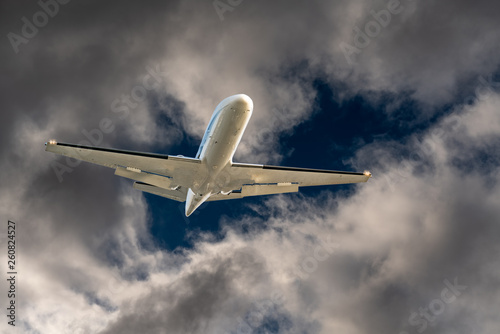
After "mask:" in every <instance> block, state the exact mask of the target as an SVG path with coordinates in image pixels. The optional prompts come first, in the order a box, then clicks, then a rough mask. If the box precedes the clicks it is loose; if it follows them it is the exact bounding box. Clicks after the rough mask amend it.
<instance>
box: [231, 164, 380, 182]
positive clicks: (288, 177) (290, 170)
mask: <svg viewBox="0 0 500 334" xmlns="http://www.w3.org/2000/svg"><path fill="white" fill-rule="evenodd" d="M231 176H234V177H235V178H239V179H242V180H246V182H247V183H257V184H263V183H290V182H291V183H297V184H298V186H299V187H306V186H321V185H331V184H345V183H359V182H366V181H368V179H369V178H370V177H371V173H370V172H363V173H357V172H342V171H335V170H324V169H310V168H296V167H281V166H269V165H255V164H242V163H234V164H233V165H232V166H231Z"/></svg>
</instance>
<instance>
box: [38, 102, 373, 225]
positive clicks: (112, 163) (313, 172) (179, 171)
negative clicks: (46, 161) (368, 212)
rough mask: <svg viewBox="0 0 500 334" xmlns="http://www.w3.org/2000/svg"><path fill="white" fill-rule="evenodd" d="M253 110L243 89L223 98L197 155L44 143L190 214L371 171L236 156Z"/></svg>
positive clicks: (364, 176)
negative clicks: (181, 205)
mask: <svg viewBox="0 0 500 334" xmlns="http://www.w3.org/2000/svg"><path fill="white" fill-rule="evenodd" d="M252 112H253V101H252V99H251V98H250V97H248V96H247V95H245V94H237V95H233V96H230V97H228V98H226V99H224V100H223V101H222V102H220V103H219V104H218V105H217V107H216V108H215V111H214V113H213V115H212V118H211V119H210V122H209V123H208V127H207V130H206V131H205V134H204V136H203V139H202V141H201V144H200V147H199V149H198V153H196V156H195V157H194V158H189V157H184V156H182V155H178V156H172V155H165V154H156V153H146V152H137V151H127V150H118V149H112V148H103V147H93V146H84V145H77V144H68V143H59V142H57V141H56V140H49V141H48V142H47V143H45V150H46V151H48V152H52V153H56V154H60V155H64V156H67V157H70V158H74V159H79V160H83V161H87V162H91V163H94V164H98V165H102V166H105V167H110V168H113V169H115V175H118V176H121V177H125V178H129V179H132V180H134V181H135V182H134V184H133V187H134V188H135V189H138V190H141V191H144V192H148V193H151V194H155V195H159V196H163V197H166V198H168V199H172V200H175V201H179V202H185V215H186V217H189V216H190V215H191V214H192V213H193V212H194V211H195V210H196V209H197V208H198V207H199V206H200V205H201V204H203V203H204V202H205V201H219V200H229V199H237V198H243V197H247V196H259V195H271V194H281V193H293V192H298V190H299V187H305V186H319V185H333V184H346V183H358V182H366V181H368V179H369V178H370V177H371V173H370V172H368V171H365V172H363V173H357V172H342V171H333V170H321V169H309V168H295V167H280V166H269V165H258V164H248V163H236V162H233V156H234V153H235V151H236V148H237V147H238V144H239V143H240V140H241V137H242V136H243V133H244V132H245V129H246V127H247V125H248V122H249V120H250V117H251V116H252Z"/></svg>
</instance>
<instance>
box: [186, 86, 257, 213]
mask: <svg viewBox="0 0 500 334" xmlns="http://www.w3.org/2000/svg"><path fill="white" fill-rule="evenodd" d="M252 111H253V102H252V99H250V97H248V96H247V95H245V94H238V95H233V96H230V97H228V98H226V99H224V100H223V101H222V102H221V103H219V105H218V106H217V107H216V108H215V111H214V113H213V115H212V118H211V119H210V122H209V124H208V127H207V130H206V131H205V135H204V136H203V139H202V141H201V144H200V147H199V149H198V153H197V154H196V158H197V159H200V160H201V164H202V165H203V166H204V167H205V168H202V169H201V172H200V173H199V174H198V175H196V176H195V177H194V179H193V183H192V187H190V189H189V190H188V194H187V198H186V215H187V216H189V215H190V214H191V213H192V212H193V211H194V210H196V208H198V207H199V206H200V205H201V204H203V202H204V201H205V200H207V199H208V198H209V197H210V195H212V194H215V193H219V192H221V191H223V189H222V188H221V184H223V182H222V181H221V180H218V177H219V176H221V172H222V171H223V170H224V169H225V168H230V167H231V164H232V159H233V156H234V153H235V151H236V148H237V147H238V144H239V143H240V140H241V137H242V136H243V133H244V132H245V129H246V127H247V124H248V121H249V120H250V117H251V116H252Z"/></svg>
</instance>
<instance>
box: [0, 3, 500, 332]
mask: <svg viewBox="0 0 500 334" xmlns="http://www.w3.org/2000/svg"><path fill="white" fill-rule="evenodd" d="M52 3H54V2H52ZM389 3H391V1H338V2H324V1H310V2H307V3H306V2H298V1H274V2H268V1H241V2H238V1H234V2H232V5H229V6H230V8H231V10H228V11H225V12H224V13H222V17H223V20H221V13H220V12H219V13H217V11H216V9H215V8H214V2H212V1H199V2H190V1H177V2H176V1H148V2H141V3H139V2H123V1H107V2H99V1H86V2H81V1H80V2H78V1H70V2H69V3H67V4H64V5H63V4H61V5H60V6H59V12H58V13H57V14H56V15H54V17H51V18H50V19H49V20H48V22H47V24H46V25H44V26H43V27H40V28H39V29H38V32H37V33H36V35H35V36H34V37H32V38H31V37H30V38H28V39H29V41H28V43H25V44H20V45H19V46H18V52H17V53H16V50H15V48H14V47H13V46H12V44H11V42H10V41H9V39H8V34H9V33H10V32H13V33H16V34H22V31H21V29H22V27H23V24H24V21H22V18H23V17H26V18H27V20H29V21H32V20H33V14H35V13H37V12H39V11H40V10H41V7H40V5H39V4H37V3H36V2H32V3H30V4H23V3H20V2H17V1H5V2H3V3H2V11H1V14H0V15H1V19H0V22H1V23H0V32H1V33H2V34H3V36H4V37H3V39H2V42H1V44H0V54H1V59H2V63H1V65H0V71H1V75H2V76H1V80H0V94H1V95H2V98H1V102H0V107H1V115H2V122H0V149H1V152H2V154H1V157H2V158H1V161H0V164H1V167H2V177H1V178H2V191H1V193H0V199H1V200H2V209H1V210H2V216H4V217H15V219H17V220H18V221H20V222H22V224H21V225H20V230H19V231H20V235H22V237H23V239H22V240H21V245H22V248H21V249H22V253H21V255H24V259H25V260H24V261H25V262H24V267H23V270H24V272H25V273H26V274H25V276H23V277H24V282H25V283H24V288H23V289H24V295H23V297H22V299H20V307H22V309H23V310H24V315H23V317H24V318H23V319H24V320H23V321H25V324H24V325H23V326H24V329H26V331H28V330H27V328H33V331H34V330H38V331H39V332H53V333H57V332H64V329H66V328H67V329H69V330H70V331H72V332H78V330H83V331H88V332H99V331H104V332H108V333H113V332H127V331H129V332H138V331H142V332H145V333H148V332H161V331H162V330H163V331H166V332H168V333H171V332H194V333H221V332H224V331H228V332H230V331H232V332H237V331H238V328H240V330H243V328H245V325H247V326H250V327H251V330H254V331H258V330H259V329H262V330H264V328H265V329H268V330H269V331H274V332H282V333H294V332H300V331H302V332H323V333H331V332H334V331H339V332H344V333H365V332H370V331H377V332H382V331H385V332H390V331H394V332H398V331H408V332H410V333H412V332H415V331H416V329H417V328H419V327H418V326H415V325H412V324H410V323H409V320H408V318H409V317H410V316H411V315H412V314H413V312H419V311H418V310H419V307H423V308H425V307H429V305H430V303H431V302H432V301H434V300H436V299H439V298H441V295H440V293H441V291H442V289H444V288H445V287H446V285H445V283H444V280H448V281H449V282H453V281H454V279H455V277H457V278H458V282H460V284H463V285H467V290H465V291H463V294H462V295H461V296H459V297H457V301H456V302H453V303H450V304H446V308H445V309H444V311H443V313H442V314H439V316H437V317H436V321H435V322H434V323H433V324H434V326H430V322H429V321H428V320H427V319H426V321H427V324H428V325H429V327H427V328H426V329H425V331H426V332H429V333H430V332H431V331H439V332H443V331H445V330H449V329H450V328H454V329H456V331H457V332H460V331H463V332H466V331H469V332H470V331H475V332H482V333H497V332H498V323H497V322H496V321H495V317H496V314H495V313H494V310H495V309H496V308H495V305H497V304H498V300H497V296H496V295H494V294H492V293H491V291H496V290H497V289H498V283H499V282H498V279H497V277H498V276H499V275H498V273H499V267H500V266H499V264H498V261H497V260H496V259H495V257H494V254H496V253H497V252H498V246H497V244H498V242H497V240H496V237H495V236H497V235H498V232H499V231H498V224H497V223H496V221H497V218H496V217H498V216H499V213H498V210H497V208H496V207H497V205H496V204H497V203H498V196H499V193H498V189H497V184H498V182H497V178H498V177H497V175H498V173H497V169H498V168H497V166H496V165H497V163H496V162H497V161H498V160H496V159H494V158H493V157H492V156H495V155H498V154H497V153H496V152H498V150H497V143H498V140H497V136H498V132H499V131H500V130H499V129H500V128H499V127H498V125H499V124H500V123H499V121H498V116H497V115H498V112H497V107H496V106H497V105H498V98H496V97H495V96H494V94H493V95H492V96H490V99H483V100H481V99H476V100H473V103H471V106H470V108H469V107H465V108H464V110H465V111H464V115H465V116H463V118H462V122H461V123H460V126H461V128H455V127H452V128H453V132H451V133H450V132H447V133H448V134H447V136H437V138H438V139H439V140H438V141H434V140H433V139H432V138H436V136H435V135H433V134H432V133H430V134H429V133H424V134H421V136H420V137H418V136H417V137H415V138H414V137H412V139H411V140H408V142H404V143H394V142H391V141H390V140H386V139H384V138H382V139H380V140H379V141H377V142H375V143H373V144H371V145H368V146H367V147H365V148H364V149H362V150H360V151H359V152H357V155H356V159H355V161H353V164H354V165H359V166H362V168H365V166H372V167H374V170H372V172H373V173H374V175H375V177H374V178H373V179H372V180H370V182H369V183H368V184H366V185H363V186H365V187H359V188H358V189H359V190H358V191H357V192H356V193H355V194H354V195H353V196H352V197H351V198H349V199H347V200H346V199H344V198H337V199H335V200H324V201H323V202H321V201H320V202H318V204H316V205H313V204H312V203H310V200H309V199H308V198H306V197H293V196H292V197H285V198H281V197H278V198H274V199H272V200H271V201H270V202H269V203H270V204H269V205H270V206H271V207H270V208H267V210H271V209H272V208H273V209H274V211H272V212H273V214H272V215H271V216H270V217H271V218H270V221H269V222H266V224H267V225H266V226H273V227H274V226H276V229H270V230H269V231H267V230H265V231H261V230H258V231H256V232H255V233H252V234H251V235H250V236H244V235H238V234H237V233H236V234H235V233H234V232H231V231H232V229H231V227H230V226H231V223H232V224H242V223H248V224H251V223H252V222H254V220H255V219H257V218H255V217H246V218H244V221H243V222H229V223H228V226H229V227H228V230H229V231H230V232H228V235H227V236H226V238H225V239H223V240H222V241H219V242H214V243H212V244H209V243H206V242H203V241H199V242H198V243H196V245H195V250H193V251H190V252H185V253H180V254H178V253H176V254H173V253H168V252H165V251H162V250H158V249H156V247H155V245H154V242H153V240H152V237H151V236H150V235H149V233H148V232H147V231H148V227H147V226H148V225H147V224H148V208H147V206H146V203H145V201H144V199H143V198H142V197H141V196H140V194H139V193H138V192H134V190H130V189H129V188H130V183H129V182H127V181H121V180H118V179H117V178H115V177H114V176H113V173H112V171H111V170H106V169H105V168H101V167H95V166H90V165H88V164H84V163H82V164H81V165H79V166H74V167H71V166H70V165H69V163H68V161H66V159H65V158H62V157H59V158H57V157H55V156H53V155H51V154H48V153H46V152H44V151H43V149H44V147H43V143H44V142H45V141H46V140H48V139H50V138H57V139H59V140H64V141H69V142H79V141H81V140H92V139H94V140H96V141H98V142H99V144H100V145H106V146H119V147H122V148H131V149H144V150H147V149H148V148H149V147H150V146H153V145H156V146H158V147H161V148H162V149H165V150H166V151H168V148H169V147H170V146H171V145H172V144H173V143H175V142H176V141H178V140H180V138H182V137H183V136H193V137H199V136H201V133H202V131H203V129H204V127H205V125H206V121H207V120H208V118H209V117H210V113H211V112H212V109H213V107H215V105H216V104H217V103H218V101H220V100H221V99H222V98H224V97H226V96H228V95H231V94H234V93H242V92H245V93H247V94H249V95H250V96H251V97H252V98H253V99H254V102H255V113H254V116H253V120H252V124H250V126H249V129H248V133H247V134H246V135H245V138H244V140H243V142H242V146H241V147H240V151H239V157H241V158H245V160H248V161H254V162H266V160H267V161H274V162H279V160H280V158H281V156H280V154H283V153H281V152H277V145H279V144H278V143H277V138H279V134H280V133H283V132H285V131H291V130H292V129H293V127H294V126H296V125H297V124H299V123H300V122H302V121H304V120H306V119H307V118H308V117H309V115H310V113H311V112H312V110H313V109H314V101H315V96H316V92H315V90H314V89H313V80H314V79H317V78H321V79H322V80H324V81H326V82H329V83H330V84H331V85H332V87H334V88H335V89H336V90H337V91H336V94H337V95H338V96H339V100H342V99H344V100H345V99H349V98H350V97H351V96H353V95H355V94H361V95H362V96H364V97H366V98H367V99H368V100H372V101H374V105H377V106H380V105H379V104H378V103H380V99H379V96H381V95H383V94H387V93H389V94H392V95H393V96H394V100H395V102H394V103H393V106H391V107H387V108H386V109H387V110H381V112H384V111H389V112H390V111H391V110H393V109H397V105H398V103H397V102H398V100H399V99H401V100H403V99H408V97H411V98H413V99H415V101H416V103H417V104H423V105H426V106H427V108H426V109H425V110H426V114H425V117H429V118H430V117H432V116H433V114H434V113H438V114H439V113H441V110H439V108H440V107H442V106H443V104H445V103H449V104H453V103H460V102H463V101H464V100H466V98H464V96H467V94H469V95H473V96H475V94H476V92H475V90H476V88H477V85H478V84H477V82H478V80H479V79H478V78H481V76H483V78H488V74H490V73H492V72H494V71H495V70H497V69H498V59H497V58H498V57H497V56H496V55H497V54H498V51H499V45H500V43H499V42H500V36H499V34H500V29H499V28H500V27H499V25H500V21H499V20H497V17H496V13H497V12H498V9H499V8H498V7H499V6H500V5H499V4H498V3H492V2H487V1H485V0H484V1H483V0H479V1H475V2H470V1H451V0H447V1H437V0H436V1H416V0H414V1H411V0H401V1H400V3H399V7H398V8H399V9H398V12H397V13H396V14H394V13H393V14H392V15H391V21H390V23H388V24H387V26H386V27H383V29H380V33H378V34H376V36H374V37H371V38H370V43H369V45H367V46H366V47H363V48H360V52H359V54H356V55H354V56H353V57H354V63H352V64H351V63H350V62H349V61H348V59H347V58H346V55H345V53H344V52H343V51H342V49H341V47H340V45H341V43H342V42H344V43H349V44H351V45H353V46H356V44H355V41H354V40H353V38H355V37H356V29H357V28H359V29H362V30H364V29H365V25H366V24H367V23H368V22H370V21H374V20H376V19H375V18H374V17H373V14H372V13H371V12H370V11H372V10H373V11H375V12H376V13H380V11H382V10H387V9H388V8H389V7H388V6H389ZM392 3H393V4H394V1H392ZM372 25H373V24H372ZM151 68H153V69H154V70H155V71H156V72H155V73H156V75H158V80H157V83H158V86H156V87H155V88H154V89H147V90H146V91H147V97H146V98H144V99H143V100H142V99H141V101H138V100H132V101H131V102H130V100H129V102H130V103H132V104H133V105H134V106H133V107H132V106H130V105H128V110H129V113H128V114H127V115H126V117H122V118H121V117H120V116H123V114H122V113H120V112H114V111H116V110H113V107H112V106H113V102H114V101H116V100H119V101H121V102H120V103H121V104H120V106H121V107H124V106H125V105H126V102H124V101H125V100H123V96H124V95H125V96H127V95H128V96H131V95H132V94H133V92H134V89H135V92H136V93H137V92H140V91H141V89H145V88H144V87H145V84H144V80H145V77H146V76H147V75H150V76H151V75H152V74H151ZM136 87H139V88H136ZM459 93H460V94H463V93H465V95H464V96H461V95H458V94H459ZM475 97H476V98H477V96H475ZM394 106H396V107H394ZM468 108H469V109H470V110H469V109H468ZM382 109H383V108H382ZM457 110H458V111H459V112H460V111H462V109H461V107H457ZM413 112H414V111H413ZM467 115H469V116H467ZM161 117H164V118H166V119H169V120H170V121H165V122H158V119H159V118H161ZM105 118H106V119H109V120H111V122H112V125H113V127H114V129H113V130H112V131H110V132H109V133H105V132H103V131H102V129H101V128H100V124H101V122H102V120H103V119H105ZM446 119H450V118H446V116H445V117H444V120H446ZM165 124H168V126H166V125H165ZM443 128H444V127H442V128H440V129H441V130H442V129H443ZM99 131H100V132H99ZM84 132H85V133H88V134H89V133H90V134H91V135H92V137H91V138H90V139H89V138H88V136H86V135H85V134H84ZM445 132H446V131H445ZM99 133H100V134H99ZM262 134H264V135H262ZM266 136H267V137H266ZM265 138H270V140H268V139H265ZM422 138H423V139H422ZM97 139H99V140H97ZM422 140H424V141H425V140H428V141H430V144H431V145H430V147H431V149H429V148H423V147H422V146H421V144H419V143H420V142H421V141H422ZM440 140H441V141H440ZM442 141H444V143H443V142H442ZM415 150H416V151H417V153H419V152H423V153H422V154H420V155H419V156H418V157H417V156H415V155H413V156H412V155H408V156H407V155H406V154H407V153H408V151H410V152H414V151H415ZM476 160H477V161H476ZM54 161H58V162H60V163H61V164H64V165H65V166H69V167H70V168H71V172H67V173H65V174H63V175H62V176H63V182H62V183H60V182H59V179H58V177H57V175H56V173H55V172H54V169H53V162H54ZM51 163H52V165H51ZM483 167H487V168H483ZM259 209H260V210H262V209H261V208H257V210H259ZM290 212H292V213H293V214H290ZM273 224H274V225H273ZM235 229H237V228H235ZM277 231H278V232H277ZM279 231H281V232H279ZM332 235H334V236H336V237H337V238H338V239H339V240H341V245H342V246H341V249H340V250H338V251H337V252H334V253H332V254H330V253H329V256H328V257H327V258H326V259H324V258H318V257H317V256H316V255H318V254H321V253H318V252H317V250H318V248H317V247H320V246H318V245H321V244H318V243H317V240H322V238H324V237H325V236H332ZM242 247H248V248H243V249H245V250H244V251H241V249H242ZM218 252H220V253H221V254H219V253H218ZM242 254H247V255H248V254H250V255H251V257H252V258H253V259H254V261H251V264H252V265H247V266H245V265H243V264H244V263H246V262H245V261H246V260H244V259H242V258H241V257H242V256H243V255H242ZM311 261H312V262H311ZM314 261H316V263H317V265H318V266H317V270H315V271H313V272H310V273H307V274H308V275H305V274H304V273H305V271H304V268H303V265H304V263H306V264H311V263H315V262H314ZM296 272H298V274H297V273H296ZM294 273H295V274H294ZM304 277H307V278H304ZM75 286H77V287H78V288H75ZM2 289H3V287H2ZM276 291H278V292H279V293H280V295H281V296H282V297H283V298H278V299H276V298H273V293H274V292H276ZM274 296H275V295H274ZM256 301H271V304H272V305H274V306H272V307H269V308H261V307H258V306H255V305H256V304H255V303H256ZM278 301H281V302H278ZM436 303H437V302H436ZM92 304H93V305H94V306H96V305H101V306H102V307H101V306H97V307H95V308H93V307H92ZM252 305H253V306H252ZM263 305H267V304H265V303H264V304H263ZM433 305H434V304H433ZM436 305H438V304H436ZM270 309H273V310H276V312H274V313H272V312H270V311H269V310H270ZM109 311H111V312H109ZM252 311H254V313H255V314H257V318H255V319H257V320H255V319H254V322H252V321H251V318H250V316H249V315H250V314H251V313H252ZM47 319H49V320H47ZM265 319H267V320H265ZM270 319H274V320H273V321H274V322H273V321H271V320H270ZM414 319H416V320H419V321H420V325H419V326H423V320H422V319H425V318H421V315H418V317H417V318H414ZM245 322H249V323H248V324H245ZM273 324H274V325H273ZM276 324H277V325H276ZM1 325H2V326H3V325H4V323H2V324H1ZM422 328H423V327H422Z"/></svg>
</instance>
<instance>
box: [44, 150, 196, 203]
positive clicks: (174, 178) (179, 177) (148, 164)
mask: <svg viewBox="0 0 500 334" xmlns="http://www.w3.org/2000/svg"><path fill="white" fill-rule="evenodd" d="M45 145H46V147H45V150H46V151H48V152H53V153H56V154H60V155H64V156H67V157H70V158H74V159H78V160H83V161H87V162H91V163H94V164H98V165H101V166H105V167H110V168H114V169H115V174H116V175H118V176H122V177H126V178H129V179H132V180H135V181H138V182H136V183H135V184H134V188H136V189H140V190H143V191H147V192H151V193H155V192H154V191H156V190H155V189H153V188H151V187H144V184H146V185H149V186H154V188H156V187H158V189H162V190H165V191H166V192H165V194H161V195H160V196H164V197H167V198H171V199H175V200H178V201H185V200H186V193H187V188H188V187H189V185H190V184H191V181H192V178H193V175H195V174H196V173H197V172H198V170H199V167H200V165H201V161H200V160H199V159H193V158H186V157H177V156H171V155H164V154H154V153H143V152H136V151H126V150H117V149H109V148H102V147H92V146H83V145H75V144H67V143H57V142H55V141H49V142H48V143H46V144H45ZM157 195H159V194H157ZM167 195H168V196H167Z"/></svg>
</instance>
